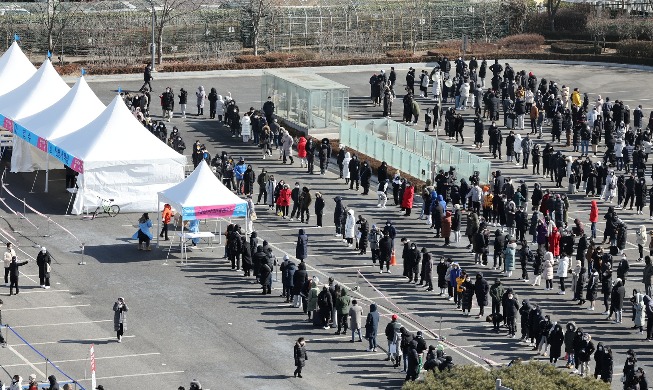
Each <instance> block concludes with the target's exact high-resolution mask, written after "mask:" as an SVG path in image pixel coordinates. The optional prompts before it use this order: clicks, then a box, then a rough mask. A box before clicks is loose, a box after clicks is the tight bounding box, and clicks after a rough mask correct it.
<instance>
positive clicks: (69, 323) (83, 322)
mask: <svg viewBox="0 0 653 390" xmlns="http://www.w3.org/2000/svg"><path fill="white" fill-rule="evenodd" d="M98 322H113V320H96V321H80V322H62V323H59V324H31V325H18V326H12V328H14V329H17V328H40V327H45V326H63V325H81V324H95V323H98Z"/></svg>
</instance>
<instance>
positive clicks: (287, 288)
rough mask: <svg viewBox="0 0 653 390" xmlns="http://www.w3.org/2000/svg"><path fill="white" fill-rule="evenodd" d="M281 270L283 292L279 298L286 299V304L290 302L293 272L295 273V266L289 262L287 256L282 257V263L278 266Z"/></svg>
mask: <svg viewBox="0 0 653 390" xmlns="http://www.w3.org/2000/svg"><path fill="white" fill-rule="evenodd" d="M279 270H281V283H282V285H283V292H282V293H281V296H283V297H286V302H290V296H291V295H292V291H293V281H294V276H295V272H297V266H296V265H295V263H293V262H292V261H291V260H290V257H288V255H285V256H284V257H283V262H282V263H281V265H280V266H279Z"/></svg>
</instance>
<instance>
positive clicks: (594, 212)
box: [590, 200, 599, 239]
mask: <svg viewBox="0 0 653 390" xmlns="http://www.w3.org/2000/svg"><path fill="white" fill-rule="evenodd" d="M598 221H599V205H598V203H596V201H595V200H593V201H592V206H591V207H590V222H591V223H592V238H593V239H596V223H597V222H598Z"/></svg>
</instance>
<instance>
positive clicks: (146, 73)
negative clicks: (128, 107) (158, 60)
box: [139, 64, 154, 92]
mask: <svg viewBox="0 0 653 390" xmlns="http://www.w3.org/2000/svg"><path fill="white" fill-rule="evenodd" d="M152 80H154V77H152V64H147V65H145V70H143V86H142V87H141V89H140V90H139V91H141V92H144V91H150V92H153V91H154V90H153V89H152V84H151V83H150V82H151V81H152ZM146 85H147V87H148V89H145V86H146Z"/></svg>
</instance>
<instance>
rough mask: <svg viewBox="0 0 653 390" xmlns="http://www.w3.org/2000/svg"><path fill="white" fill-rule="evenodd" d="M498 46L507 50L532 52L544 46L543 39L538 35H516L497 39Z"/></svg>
mask: <svg viewBox="0 0 653 390" xmlns="http://www.w3.org/2000/svg"><path fill="white" fill-rule="evenodd" d="M498 44H499V46H500V47H502V48H505V49H509V50H516V51H517V50H518V51H522V50H533V49H537V48H539V47H540V46H542V45H544V37H543V36H542V35H540V34H517V35H509V36H507V37H504V38H501V39H499V42H498Z"/></svg>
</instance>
